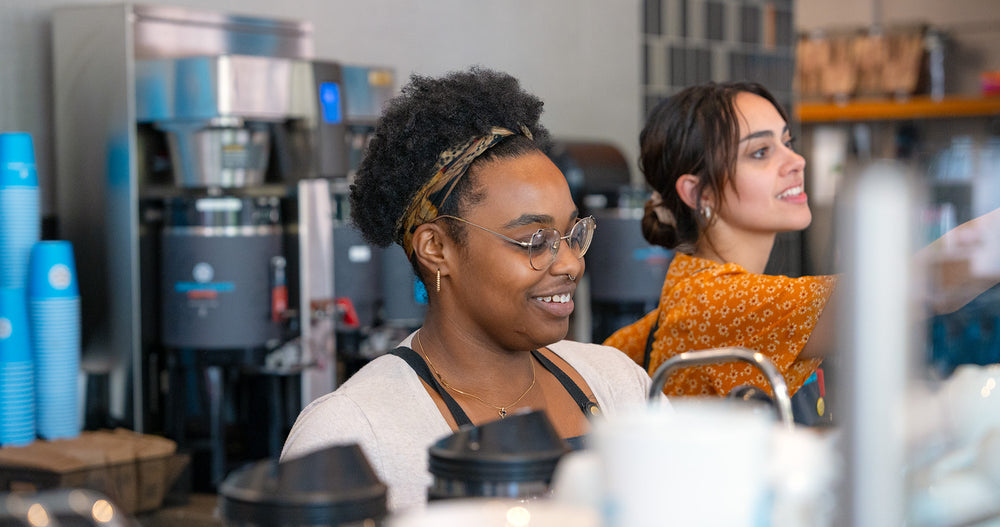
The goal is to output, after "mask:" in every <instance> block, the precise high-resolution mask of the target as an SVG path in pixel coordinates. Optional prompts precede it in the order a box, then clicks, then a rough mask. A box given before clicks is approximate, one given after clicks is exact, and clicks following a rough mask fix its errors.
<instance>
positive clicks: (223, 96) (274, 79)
mask: <svg viewBox="0 0 1000 527" xmlns="http://www.w3.org/2000/svg"><path fill="white" fill-rule="evenodd" d="M312 80H313V76H312V75H311V65H310V64H309V63H308V62H305V61H293V60H288V59H283V58H273V57H255V56H250V55H214V56H197V57H183V58H176V59H152V60H139V61H137V62H136V68H135V83H136V90H137V92H136V119H137V120H138V121H139V122H160V121H172V120H211V119H218V118H224V117H240V118H244V119H255V120H277V119H281V120H284V119H292V118H306V117H309V116H311V115H312V111H313V110H314V108H311V107H309V106H306V105H297V106H295V107H293V103H292V100H293V95H298V97H302V93H301V92H302V90H303V89H307V88H312V84H313V82H312ZM299 84H301V85H302V86H299Z"/></svg>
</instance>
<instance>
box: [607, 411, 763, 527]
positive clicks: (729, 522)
mask: <svg viewBox="0 0 1000 527" xmlns="http://www.w3.org/2000/svg"><path fill="white" fill-rule="evenodd" d="M671 404H672V406H673V409H672V410H669V409H662V410H661V409H659V408H656V407H650V408H645V409H641V410H637V411H633V412H631V413H627V414H621V415H616V416H611V417H609V418H608V419H606V420H604V421H599V422H597V423H595V426H594V430H593V439H594V443H593V444H594V448H595V450H596V452H597V455H598V456H599V458H600V463H599V465H600V471H601V474H602V475H601V477H600V478H599V481H601V482H602V485H603V496H604V498H603V505H602V507H600V509H601V511H602V515H603V516H604V520H605V521H604V524H605V525H607V526H609V527H625V526H628V527H643V526H647V525H648V526H654V525H655V526H660V525H701V526H715V525H718V526H726V527H758V526H761V525H769V516H770V512H771V508H770V487H771V481H770V479H771V471H770V470H769V463H770V460H771V459H772V450H771V449H772V441H771V437H772V432H773V430H774V428H775V423H774V420H773V416H772V415H771V414H770V413H766V414H765V413H760V412H758V411H755V410H754V409H751V408H749V407H747V406H743V405H740V404H739V403H734V402H732V401H725V400H718V399H712V400H700V399H683V400H673V401H671Z"/></svg>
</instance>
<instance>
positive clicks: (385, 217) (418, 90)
mask: <svg viewBox="0 0 1000 527" xmlns="http://www.w3.org/2000/svg"><path fill="white" fill-rule="evenodd" d="M541 113H542V101H541V100H540V99H539V98H538V97H536V96H534V95H532V94H530V93H527V92H525V91H524V90H523V89H522V88H521V85H520V82H518V80H517V79H516V78H514V77H512V76H510V75H508V74H506V73H503V72H499V71H494V70H490V69H487V68H483V67H478V66H474V67H472V68H470V69H468V70H466V71H458V72H452V73H449V74H447V75H444V76H442V77H438V78H432V77H425V76H421V75H416V74H414V75H412V76H411V77H410V82H409V83H408V84H407V85H406V86H404V87H403V88H402V91H401V93H400V95H398V96H397V97H395V98H394V99H392V100H391V101H390V102H389V103H388V105H387V106H386V107H385V109H384V111H383V112H382V116H381V117H380V118H379V120H378V122H377V123H376V125H375V131H374V134H373V136H372V138H371V141H370V142H369V144H368V148H367V150H366V151H365V155H364V157H363V158H362V160H361V164H360V165H359V166H358V173H357V177H356V178H355V180H354V183H353V184H352V185H351V194H350V203H351V219H352V220H353V221H354V224H355V225H356V226H357V228H358V229H359V230H360V231H361V234H362V236H364V238H365V240H367V241H368V242H369V243H371V244H373V245H377V246H379V247H385V246H388V245H389V244H391V243H392V242H393V241H394V238H395V231H396V222H397V220H398V219H399V218H400V216H402V215H403V214H404V212H405V211H406V208H407V207H408V206H409V204H410V201H411V200H412V199H413V196H414V195H415V194H416V192H417V191H418V190H419V189H420V187H421V186H423V184H424V183H426V182H427V180H428V179H430V178H431V176H433V175H434V173H433V170H434V164H435V163H436V162H437V159H438V155H440V154H441V152H443V151H444V150H446V149H448V148H450V147H452V146H455V145H458V144H461V143H463V142H465V141H467V140H469V139H471V138H473V137H479V136H482V135H485V134H487V133H488V132H489V131H490V129H491V128H493V127H495V126H499V127H503V128H507V129H509V130H512V131H514V132H518V134H517V135H513V136H510V137H507V138H505V139H504V140H502V141H500V142H499V143H497V144H496V145H494V146H493V147H492V148H490V150H488V151H487V152H486V153H484V154H483V155H482V156H480V157H479V158H477V159H476V160H475V161H474V162H473V163H472V165H470V167H469V172H468V173H467V175H466V176H465V177H463V178H462V179H461V180H460V182H459V184H458V185H457V186H456V188H455V190H454V191H453V194H452V196H451V197H450V198H449V199H448V201H447V202H446V203H445V204H444V206H443V207H442V209H441V213H442V214H452V215H456V216H459V217H461V215H462V212H463V211H464V210H466V208H467V207H468V206H470V205H473V204H475V203H476V202H477V201H478V200H479V199H481V194H480V193H478V192H477V191H476V189H477V188H478V186H477V185H476V182H475V179H476V178H475V174H476V167H477V166H478V165H480V164H482V163H483V162H488V161H489V160H491V159H497V158H512V157H519V156H521V155H523V154H526V153H528V152H535V151H539V152H543V153H546V154H547V153H548V151H549V148H550V146H551V145H550V139H549V133H548V131H547V130H546V129H545V128H544V127H542V126H541V125H540V124H539V122H538V118H539V116H540V115H541ZM522 126H524V127H527V129H528V130H529V131H530V132H531V134H532V137H533V139H528V138H527V137H525V136H523V135H520V130H521V127H522ZM448 230H449V234H450V235H451V236H452V237H453V238H455V240H456V242H458V243H463V242H464V237H463V233H464V230H463V228H462V226H461V224H460V223H459V222H448ZM411 263H412V264H413V266H414V270H415V271H417V275H418V276H420V272H419V269H418V268H417V265H416V259H415V258H411Z"/></svg>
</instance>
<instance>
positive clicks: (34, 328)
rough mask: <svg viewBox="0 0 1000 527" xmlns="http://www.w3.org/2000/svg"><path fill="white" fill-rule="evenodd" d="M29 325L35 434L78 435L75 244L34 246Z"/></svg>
mask: <svg viewBox="0 0 1000 527" xmlns="http://www.w3.org/2000/svg"><path fill="white" fill-rule="evenodd" d="M28 322H29V325H30V327H31V343H32V346H33V348H34V354H33V358H34V363H35V402H36V405H37V406H36V411H37V415H38V417H37V420H36V425H37V432H38V436H39V437H42V438H45V439H62V438H70V437H76V436H78V435H79V434H80V428H81V421H82V419H81V417H82V416H81V415H80V409H79V397H80V395H79V391H78V389H77V387H78V385H79V380H78V379H79V374H80V289H79V286H78V284H77V276H76V261H75V259H74V257H73V245H72V244H71V243H70V242H68V241H64V240H51V241H41V242H38V243H36V244H35V245H34V247H32V249H31V259H30V263H29V272H28Z"/></svg>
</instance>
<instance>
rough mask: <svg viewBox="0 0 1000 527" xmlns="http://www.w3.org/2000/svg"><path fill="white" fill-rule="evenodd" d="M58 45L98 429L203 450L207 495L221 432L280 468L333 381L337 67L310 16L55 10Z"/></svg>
mask: <svg viewBox="0 0 1000 527" xmlns="http://www.w3.org/2000/svg"><path fill="white" fill-rule="evenodd" d="M52 35H53V37H52V38H53V56H54V84H55V86H54V93H55V102H56V104H55V111H54V112H53V113H54V115H55V120H56V134H57V135H56V147H57V171H56V193H57V197H56V212H57V217H58V230H59V235H60V237H62V238H65V239H69V240H71V241H73V242H74V246H75V248H76V250H77V259H78V262H77V264H78V267H79V273H80V276H81V279H80V288H81V298H82V301H83V325H84V342H83V348H84V357H83V364H84V368H85V370H87V372H88V373H89V374H90V375H89V377H90V378H91V380H93V379H95V378H97V379H105V382H106V383H107V387H108V390H107V391H108V393H109V395H108V397H107V401H106V408H105V410H106V416H107V418H106V421H107V423H98V424H112V425H123V426H127V427H130V428H133V429H135V430H137V431H148V432H162V433H165V434H166V435H168V436H172V437H174V438H176V439H178V442H179V443H180V446H181V447H182V448H183V447H184V446H189V447H190V448H192V449H205V448H207V450H208V451H209V453H210V454H209V455H210V459H211V463H195V464H194V466H196V467H199V466H210V467H211V470H210V472H211V474H210V479H211V481H212V483H213V484H217V483H218V482H219V481H220V480H221V478H222V476H223V475H224V473H225V471H226V470H227V469H228V466H227V462H226V457H227V456H229V455H233V452H232V451H233V450H234V449H233V448H230V447H229V445H228V442H227V432H228V431H229V430H231V429H233V428H234V427H237V428H238V427H251V428H253V430H252V432H251V433H248V434H246V435H247V436H249V437H251V438H253V439H258V440H259V439H263V440H266V441H264V443H266V448H265V450H266V451H265V452H251V451H249V449H250V447H251V446H252V445H245V444H244V445H240V446H239V447H238V448H236V450H239V451H240V455H243V456H245V457H250V458H256V457H264V456H265V455H268V454H271V455H273V454H275V453H276V449H277V448H280V445H281V442H282V441H283V439H284V435H285V432H286V430H287V428H288V426H290V422H289V421H290V420H291V419H294V417H295V415H296V414H297V412H298V410H299V409H300V408H301V407H302V406H303V405H304V404H305V403H307V402H309V401H311V400H313V399H314V398H316V397H317V396H319V395H321V394H324V393H327V392H329V391H331V390H332V389H333V387H334V386H335V383H336V371H335V369H336V368H335V365H336V361H335V358H334V357H335V355H334V351H335V338H334V334H335V330H334V327H335V325H336V324H335V318H336V317H337V316H338V314H337V309H336V302H335V301H334V296H335V293H334V291H333V280H334V272H333V265H334V257H333V251H334V249H333V232H334V218H336V217H337V216H338V212H337V211H336V210H335V209H336V207H337V201H336V200H335V199H334V196H335V193H334V192H332V190H331V188H332V187H335V186H343V180H344V179H345V178H346V177H347V173H348V166H349V159H348V157H349V154H348V132H347V122H346V120H345V109H346V108H347V106H346V104H345V99H346V98H347V96H346V94H345V93H344V85H343V83H342V80H343V79H342V75H343V68H342V67H341V65H340V64H338V63H336V62H333V61H324V60H317V59H316V57H314V53H313V43H312V27H311V25H310V24H309V23H305V22H298V21H288V20H274V19H262V18H254V17H245V16H236V15H228V14H222V13H214V12H206V11H199V10H192V9H186V8H174V7H165V6H140V5H132V4H115V5H95V6H71V7H62V8H58V9H56V10H55V11H54V15H53V30H52ZM249 383H257V384H254V385H251V386H249V388H248V384H249ZM89 403H90V402H89V401H88V404H89ZM261 409H266V411H262V410H261ZM261 420H262V421H263V422H262V423H260V422H256V421H261ZM205 442H207V443H208V445H207V447H206V446H205V444H204V443H205ZM258 446H259V445H258Z"/></svg>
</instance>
